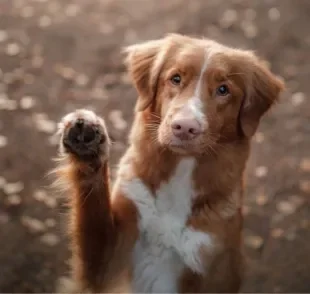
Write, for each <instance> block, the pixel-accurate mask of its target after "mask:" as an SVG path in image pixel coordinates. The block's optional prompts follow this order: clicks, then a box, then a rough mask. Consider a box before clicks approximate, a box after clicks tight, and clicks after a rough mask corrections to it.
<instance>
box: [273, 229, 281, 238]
mask: <svg viewBox="0 0 310 294" xmlns="http://www.w3.org/2000/svg"><path fill="white" fill-rule="evenodd" d="M283 234H284V230H283V229H281V228H276V229H273V230H272V231H271V236H272V237H273V238H280V237H282V236H283Z"/></svg>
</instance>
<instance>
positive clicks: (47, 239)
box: [40, 233, 60, 246]
mask: <svg viewBox="0 0 310 294" xmlns="http://www.w3.org/2000/svg"><path fill="white" fill-rule="evenodd" d="M40 241H41V242H42V243H44V244H45V245H48V246H55V245H57V244H58V243H59V241H60V240H59V237H58V236H56V235H55V234H52V233H47V234H44V235H43V236H42V237H41V238H40Z"/></svg>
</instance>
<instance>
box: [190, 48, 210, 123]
mask: <svg viewBox="0 0 310 294" xmlns="http://www.w3.org/2000/svg"><path fill="white" fill-rule="evenodd" d="M207 65H208V57H207V54H205V57H204V63H203V65H202V67H201V70H200V74H199V77H198V81H197V85H196V88H195V91H194V95H193V97H192V98H190V99H189V101H188V103H187V108H188V110H189V111H190V112H192V113H193V115H194V117H195V118H196V119H197V120H198V122H199V123H200V125H202V126H203V127H205V128H206V127H207V120H206V115H205V113H204V111H203V103H202V100H201V99H202V97H201V96H202V86H203V76H204V73H205V72H206V70H207Z"/></svg>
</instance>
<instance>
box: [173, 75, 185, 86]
mask: <svg viewBox="0 0 310 294" xmlns="http://www.w3.org/2000/svg"><path fill="white" fill-rule="evenodd" d="M181 80H182V79H181V76H180V75H179V74H175V75H173V76H172V77H171V78H170V81H171V83H172V84H174V85H176V86H178V85H180V84H181Z"/></svg>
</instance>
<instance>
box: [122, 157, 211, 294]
mask: <svg viewBox="0 0 310 294" xmlns="http://www.w3.org/2000/svg"><path fill="white" fill-rule="evenodd" d="M194 167H195V160H194V159H193V158H186V159H183V160H182V161H180V163H179V164H178V166H177V168H176V170H175V173H174V174H173V176H172V177H171V178H170V179H169V181H168V182H163V183H162V184H161V185H160V187H159V189H158V190H157V191H156V195H155V197H153V196H152V194H151V192H150V190H149V189H148V188H147V186H145V185H144V183H143V182H142V181H141V180H140V179H138V178H136V179H133V180H132V181H130V182H126V183H123V185H122V186H123V189H124V192H125V193H126V196H127V197H128V198H130V199H131V200H132V201H133V202H134V203H135V205H136V206H137V208H138V211H139V214H140V221H139V229H140V239H139V240H138V241H137V243H136V246H135V249H134V252H133V265H134V273H133V274H134V278H133V281H132V287H133V291H134V292H140V293H141V292H144V293H155V292H156V293H175V292H177V282H178V278H179V276H180V273H181V271H182V270H183V268H184V267H185V266H187V267H189V268H191V269H192V270H193V271H195V272H198V273H201V272H203V271H204V266H203V264H202V263H201V260H200V258H199V249H200V248H201V246H210V245H212V239H211V237H210V236H209V235H208V234H206V233H202V232H199V231H194V230H193V229H191V228H189V227H186V221H187V218H188V216H189V214H190V212H191V199H192V197H194V196H195V191H194V189H193V184H192V172H193V169H194Z"/></svg>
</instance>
